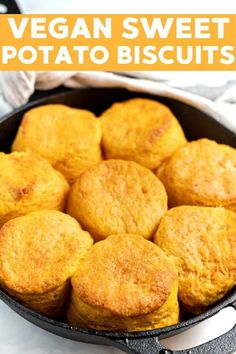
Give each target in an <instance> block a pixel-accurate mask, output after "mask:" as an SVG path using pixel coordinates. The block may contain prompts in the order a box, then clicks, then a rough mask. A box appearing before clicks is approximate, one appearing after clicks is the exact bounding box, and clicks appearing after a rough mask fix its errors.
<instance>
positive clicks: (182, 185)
mask: <svg viewBox="0 0 236 354" xmlns="http://www.w3.org/2000/svg"><path fill="white" fill-rule="evenodd" d="M157 175H158V177H159V178H160V179H161V181H162V182H163V183H164V185H165V188H166V191H167V194H168V201H169V206H170V207H173V206H178V205H203V206H223V207H225V208H227V209H231V210H233V211H236V150H235V149H233V148H232V147H230V146H226V145H221V144H217V143H216V142H215V141H212V140H208V139H200V140H197V141H193V142H191V143H188V144H187V145H185V146H184V147H182V148H180V149H179V150H178V151H177V152H176V153H175V154H174V155H173V156H172V158H171V159H170V160H169V161H168V162H167V163H166V164H165V165H164V166H163V167H161V168H160V170H159V171H157Z"/></svg>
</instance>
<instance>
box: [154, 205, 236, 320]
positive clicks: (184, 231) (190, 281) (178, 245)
mask: <svg viewBox="0 0 236 354" xmlns="http://www.w3.org/2000/svg"><path fill="white" fill-rule="evenodd" d="M154 242H155V243H156V244H157V245H158V246H159V247H161V248H162V249H163V250H164V251H165V252H166V253H167V254H168V255H169V256H172V257H173V259H174V260H175V262H176V265H177V267H178V269H179V298H180V300H181V302H182V303H183V304H184V305H185V307H186V308H187V309H188V310H189V311H191V312H193V313H199V312H201V311H203V310H204V309H205V308H206V307H207V306H209V305H211V304H213V303H214V302H216V301H217V300H219V299H221V298H222V297H223V296H224V295H225V294H226V293H227V292H228V291H229V290H230V289H231V288H232V287H233V286H234V285H235V284H236V214H235V213H233V212H232V211H229V210H226V209H224V208H210V207H199V206H180V207H176V208H173V209H171V210H169V211H168V212H167V213H166V214H165V216H164V217H163V218H162V220H161V223H160V225H159V228H158V231H157V233H156V235H155V237H154Z"/></svg>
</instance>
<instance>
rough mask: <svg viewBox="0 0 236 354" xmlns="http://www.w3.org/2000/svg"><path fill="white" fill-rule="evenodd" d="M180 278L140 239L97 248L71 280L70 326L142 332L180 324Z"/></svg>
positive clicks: (119, 238) (114, 240)
mask: <svg viewBox="0 0 236 354" xmlns="http://www.w3.org/2000/svg"><path fill="white" fill-rule="evenodd" d="M177 292H178V286H177V274H176V273H175V270H174V267H173V264H172V263H171V261H170V260H169V259H168V257H167V256H166V255H165V253H164V252H163V251H162V250H161V249H160V248H158V247H157V246H156V245H154V244H153V243H151V242H150V241H147V240H145V239H144V238H143V237H140V236H137V235H128V234H126V235H116V236H109V237H108V238H107V239H106V240H104V241H101V242H98V243H96V244H95V245H94V246H93V247H92V248H91V249H90V250H89V252H88V253H87V254H86V256H85V257H84V258H83V260H81V262H80V265H79V268H78V271H77V272H76V273H75V275H74V276H73V277H72V297H71V300H70V304H69V308H68V311H67V318H68V321H69V323H70V324H72V325H75V326H82V327H90V328H95V329H103V330H104V329H105V330H127V331H140V330H148V329H154V328H159V327H164V326H168V325H172V324H175V323H177V322H178V320H179V306H178V300H177Z"/></svg>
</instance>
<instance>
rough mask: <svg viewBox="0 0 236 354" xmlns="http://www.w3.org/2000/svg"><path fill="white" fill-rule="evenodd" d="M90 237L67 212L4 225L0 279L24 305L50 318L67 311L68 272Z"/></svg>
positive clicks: (32, 216)
mask: <svg viewBox="0 0 236 354" xmlns="http://www.w3.org/2000/svg"><path fill="white" fill-rule="evenodd" d="M92 243H93V241H92V238H91V236H90V235H89V233H88V232H86V231H83V230H82V229H81V227H80V225H79V224H78V223H77V221H76V220H75V219H73V218H71V217H70V216H69V215H66V214H63V213H62V212H59V211H55V210H51V211H49V210H47V211H45V210H43V211H37V212H32V213H29V214H27V215H25V216H21V217H18V218H15V219H13V220H10V221H8V222H7V223H6V224H4V225H3V227H2V228H1V230H0V283H1V286H2V287H3V288H4V289H5V290H7V292H8V293H9V294H10V295H12V296H13V297H14V298H16V299H17V300H18V301H20V302H22V303H23V304H24V305H25V306H27V307H29V308H31V309H33V310H35V311H37V312H39V313H41V314H44V315H46V316H49V317H58V316H60V315H62V313H63V311H64V310H65V304H66V301H67V300H68V296H69V293H70V281H69V280H70V277H71V276H72V274H74V272H75V270H76V269H77V266H78V263H79V260H80V258H81V257H82V256H84V255H85V253H86V252H87V250H88V249H89V248H90V247H91V246H92Z"/></svg>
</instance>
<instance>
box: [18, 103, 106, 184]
mask: <svg viewBox="0 0 236 354" xmlns="http://www.w3.org/2000/svg"><path fill="white" fill-rule="evenodd" d="M101 138H102V132H101V127H100V122H99V120H98V119H97V118H96V117H95V116H94V114H93V113H92V112H89V111H86V110H82V109H74V108H70V107H67V106H64V105H59V104H55V105H46V106H40V107H37V108H34V109H32V110H30V111H29V112H27V113H26V114H25V115H24V117H23V120H22V123H21V125H20V128H19V130H18V133H17V136H16V138H15V141H14V143H13V146H12V149H13V150H17V151H34V152H36V153H38V154H39V155H41V156H43V157H44V158H46V159H47V160H48V161H49V162H50V163H51V164H52V166H53V167H55V168H56V169H57V170H59V171H60V172H61V173H63V174H64V176H65V177H66V178H67V180H68V181H69V182H70V183H73V182H74V181H75V180H76V178H77V177H78V176H79V174H80V173H81V172H82V171H83V170H84V169H86V168H87V167H88V166H91V165H93V164H95V163H97V162H99V161H100V160H101V159H102V153H101V147H100V143H101Z"/></svg>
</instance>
